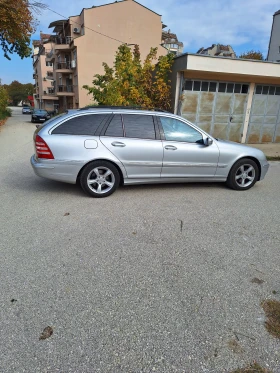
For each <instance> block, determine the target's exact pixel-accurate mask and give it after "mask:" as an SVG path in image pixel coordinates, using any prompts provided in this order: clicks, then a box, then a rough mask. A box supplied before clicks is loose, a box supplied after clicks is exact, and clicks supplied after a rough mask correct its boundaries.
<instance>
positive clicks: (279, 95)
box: [246, 85, 280, 143]
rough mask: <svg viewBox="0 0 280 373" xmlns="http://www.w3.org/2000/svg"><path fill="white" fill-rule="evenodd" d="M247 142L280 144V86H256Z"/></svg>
mask: <svg viewBox="0 0 280 373" xmlns="http://www.w3.org/2000/svg"><path fill="white" fill-rule="evenodd" d="M246 142H248V143H262V142H280V86H267V85H256V87H255V93H254V97H253V102H252V107H251V115H250V120H249V128H248V132H247V141H246Z"/></svg>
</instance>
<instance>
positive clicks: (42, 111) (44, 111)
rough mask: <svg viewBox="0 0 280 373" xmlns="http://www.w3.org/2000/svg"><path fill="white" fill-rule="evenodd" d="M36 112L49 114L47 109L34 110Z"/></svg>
mask: <svg viewBox="0 0 280 373" xmlns="http://www.w3.org/2000/svg"><path fill="white" fill-rule="evenodd" d="M34 114H48V112H47V111H46V110H34Z"/></svg>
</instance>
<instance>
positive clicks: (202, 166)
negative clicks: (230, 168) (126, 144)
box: [158, 116, 219, 179]
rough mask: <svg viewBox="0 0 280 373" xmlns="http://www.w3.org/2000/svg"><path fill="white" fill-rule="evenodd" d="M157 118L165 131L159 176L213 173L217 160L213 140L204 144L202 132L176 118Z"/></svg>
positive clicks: (210, 174)
mask: <svg viewBox="0 0 280 373" xmlns="http://www.w3.org/2000/svg"><path fill="white" fill-rule="evenodd" d="M158 119H159V121H160V123H161V126H162V130H163V133H164V140H163V152H164V156H163V166H162V171H161V177H169V178H170V177H174V178H175V177H186V178H202V179H203V178H209V177H213V176H214V175H215V173H216V170H217V165H218V160H219V149H218V147H217V145H216V144H215V142H214V143H213V144H212V145H210V146H206V145H204V140H203V136H202V134H201V132H199V131H198V130H196V129H195V128H193V127H192V126H190V125H188V124H187V123H185V122H182V121H180V120H178V119H176V118H171V117H167V116H159V117H158Z"/></svg>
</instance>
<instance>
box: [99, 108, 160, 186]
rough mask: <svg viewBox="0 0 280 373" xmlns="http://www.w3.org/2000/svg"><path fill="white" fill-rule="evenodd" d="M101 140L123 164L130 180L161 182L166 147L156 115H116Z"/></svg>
mask: <svg viewBox="0 0 280 373" xmlns="http://www.w3.org/2000/svg"><path fill="white" fill-rule="evenodd" d="M100 140H101V142H102V143H103V144H104V145H105V146H106V147H107V149H109V150H110V151H111V153H113V154H114V156H115V157H117V158H118V159H119V160H120V161H121V162H122V164H123V165H124V167H125V169H126V172H127V176H128V178H129V179H132V178H134V179H135V178H138V179H148V178H154V179H157V178H158V179H159V178H160V172H161V168H162V159H163V146H162V141H161V139H160V136H159V131H158V128H157V126H155V123H154V118H153V115H141V114H115V115H114V117H113V119H112V121H111V122H110V124H109V126H108V128H107V129H106V131H105V133H104V134H103V135H102V136H100Z"/></svg>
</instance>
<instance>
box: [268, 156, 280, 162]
mask: <svg viewBox="0 0 280 373" xmlns="http://www.w3.org/2000/svg"><path fill="white" fill-rule="evenodd" d="M266 159H267V160H268V161H280V155H279V156H275V157H270V156H269V155H268V156H266Z"/></svg>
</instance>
